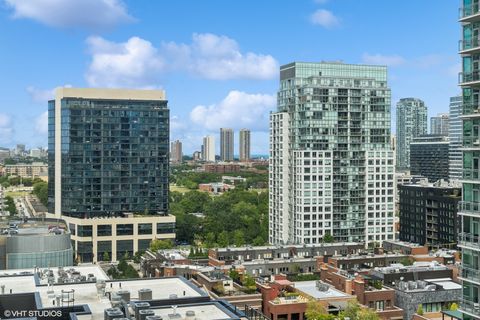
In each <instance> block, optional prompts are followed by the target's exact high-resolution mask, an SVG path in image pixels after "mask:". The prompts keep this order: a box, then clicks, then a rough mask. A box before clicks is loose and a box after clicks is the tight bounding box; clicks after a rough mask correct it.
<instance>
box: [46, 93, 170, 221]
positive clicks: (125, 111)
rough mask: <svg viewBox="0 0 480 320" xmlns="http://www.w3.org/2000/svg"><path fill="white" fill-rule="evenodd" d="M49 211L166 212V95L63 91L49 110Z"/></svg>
mask: <svg viewBox="0 0 480 320" xmlns="http://www.w3.org/2000/svg"><path fill="white" fill-rule="evenodd" d="M48 116H49V121H48V123H49V137H48V140H49V141H48V142H49V149H48V162H49V182H50V183H49V208H48V209H49V212H52V213H55V215H56V216H60V215H66V216H71V217H77V218H91V217H99V216H116V215H121V214H124V213H127V212H133V213H148V214H163V213H167V211H168V171H169V167H168V160H169V159H168V148H169V110H168V106H167V100H166V98H165V93H164V92H163V91H154V90H148V91H147V90H116V89H115V90H114V89H76V88H62V89H59V90H58V91H57V94H56V99H55V100H52V101H49V103H48Z"/></svg>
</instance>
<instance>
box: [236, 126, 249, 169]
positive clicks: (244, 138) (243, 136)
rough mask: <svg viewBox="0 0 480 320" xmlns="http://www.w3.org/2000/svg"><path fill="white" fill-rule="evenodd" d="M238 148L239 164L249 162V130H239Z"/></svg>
mask: <svg viewBox="0 0 480 320" xmlns="http://www.w3.org/2000/svg"><path fill="white" fill-rule="evenodd" d="M238 145H239V148H240V150H239V151H240V152H239V154H240V161H241V162H248V161H250V130H248V129H242V130H240V140H239V144H238Z"/></svg>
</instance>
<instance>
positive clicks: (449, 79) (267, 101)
mask: <svg viewBox="0 0 480 320" xmlns="http://www.w3.org/2000/svg"><path fill="white" fill-rule="evenodd" d="M457 18H458V1H438V0H422V1H418V0H403V1H384V0H383V1H380V0H362V1H358V0H304V1H300V0H297V1H294V0H284V1H278V0H263V1H254V0H242V1H221V0H204V1H195V0H190V1H186V0H185V1H147V0H125V1H121V0H0V43H2V50H0V75H1V77H0V146H8V147H11V146H14V145H15V144H16V143H25V144H27V146H28V147H37V146H44V147H45V146H46V145H47V133H46V130H47V126H46V121H47V118H46V109H47V102H46V101H47V100H48V99H49V98H50V97H51V96H52V92H53V89H54V88H55V87H58V86H74V87H133V88H162V89H165V90H166V92H167V97H168V99H169V105H170V109H171V116H172V130H171V139H180V140H182V141H183V144H184V152H185V153H191V152H193V151H194V150H199V148H200V144H201V139H202V136H203V135H206V134H214V135H216V136H217V149H218V140H219V139H218V131H219V128H220V127H221V126H224V127H233V128H234V129H235V130H236V137H235V140H238V130H239V129H240V128H243V127H245V128H250V129H251V130H252V153H254V154H265V153H267V152H268V113H269V112H270V111H271V110H274V109H275V94H276V90H277V87H278V68H279V66H280V65H282V64H286V63H289V62H292V61H322V60H324V61H332V60H342V61H344V62H346V63H369V64H382V65H385V64H386V65H388V66H389V85H390V87H391V89H392V111H394V105H395V103H396V102H397V101H398V99H400V98H403V97H417V98H420V99H423V100H424V101H425V102H426V104H427V106H428V108H429V115H430V116H431V115H435V114H436V113H438V112H448V102H449V97H450V96H452V95H456V94H458V93H459V88H458V86H457V73H458V72H459V70H460V57H459V56H458V54H457V49H458V40H459V39H460V26H459V24H458V22H457ZM392 116H394V112H392ZM394 126H395V125H394V123H393V125H392V127H393V128H394ZM236 142H237V141H236ZM217 152H218V151H217Z"/></svg>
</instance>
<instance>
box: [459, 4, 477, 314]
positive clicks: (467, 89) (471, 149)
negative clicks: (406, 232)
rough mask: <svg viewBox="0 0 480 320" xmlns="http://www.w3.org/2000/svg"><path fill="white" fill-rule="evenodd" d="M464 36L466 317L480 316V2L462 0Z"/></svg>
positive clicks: (462, 209)
mask: <svg viewBox="0 0 480 320" xmlns="http://www.w3.org/2000/svg"><path fill="white" fill-rule="evenodd" d="M460 23H461V26H462V35H463V37H462V38H463V39H462V40H461V41H460V48H459V50H460V55H461V57H462V72H461V73H460V76H459V82H460V86H461V88H462V97H463V108H462V115H461V119H462V120H463V141H462V149H463V175H462V185H463V190H462V202H461V203H460V208H459V215H460V218H461V233H460V235H459V239H458V245H459V247H460V248H461V250H462V269H461V273H460V277H461V279H462V283H463V297H462V301H461V304H460V310H461V311H462V312H463V319H480V271H479V266H480V41H479V39H480V32H479V31H480V6H479V1H478V0H463V7H462V8H461V9H460Z"/></svg>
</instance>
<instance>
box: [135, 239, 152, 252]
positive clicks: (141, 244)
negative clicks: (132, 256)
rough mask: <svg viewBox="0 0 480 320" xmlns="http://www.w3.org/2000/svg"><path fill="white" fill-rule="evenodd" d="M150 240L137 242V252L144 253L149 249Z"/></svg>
mask: <svg viewBox="0 0 480 320" xmlns="http://www.w3.org/2000/svg"><path fill="white" fill-rule="evenodd" d="M150 242H152V240H150V239H139V240H138V251H145V250H147V249H148V248H149V247H150Z"/></svg>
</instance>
